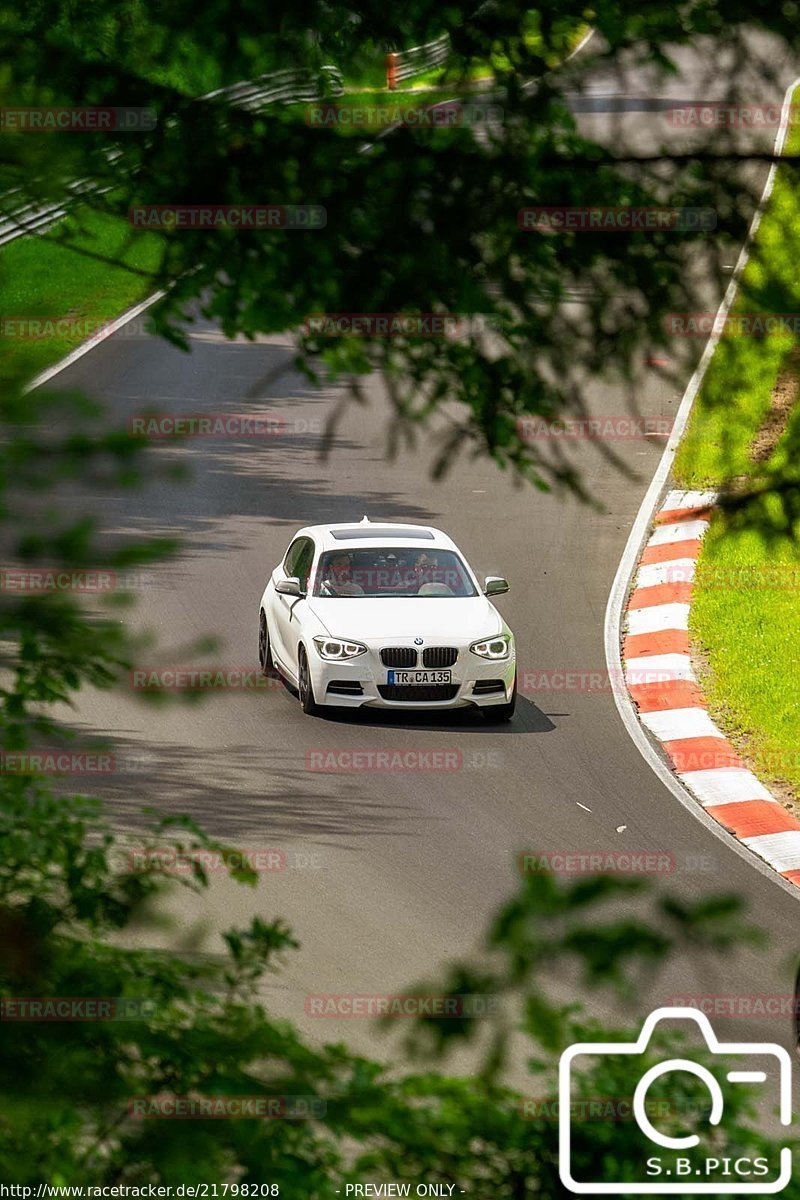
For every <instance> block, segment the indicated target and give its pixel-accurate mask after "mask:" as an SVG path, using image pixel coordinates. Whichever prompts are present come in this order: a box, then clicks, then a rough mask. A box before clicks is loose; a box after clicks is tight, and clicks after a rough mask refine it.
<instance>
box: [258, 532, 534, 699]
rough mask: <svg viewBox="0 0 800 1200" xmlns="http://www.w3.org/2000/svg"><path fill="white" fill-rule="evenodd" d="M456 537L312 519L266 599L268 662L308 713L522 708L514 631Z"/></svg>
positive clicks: (261, 632)
mask: <svg viewBox="0 0 800 1200" xmlns="http://www.w3.org/2000/svg"><path fill="white" fill-rule="evenodd" d="M507 591H508V583H507V582H506V580H505V579H501V578H499V577H498V576H493V575H490V576H487V578H486V579H485V580H484V582H483V586H481V585H480V584H479V583H478V580H477V578H476V576H475V574H474V572H473V571H472V569H471V568H470V566H469V565H468V563H467V562H466V561H465V559H464V558H463V556H462V555H461V553H460V552H459V550H458V547H457V546H456V545H455V543H454V542H452V541H451V540H450V538H449V537H447V535H446V534H444V533H441V532H440V531H439V530H438V529H433V528H431V527H430V526H427V525H395V524H388V523H385V522H383V521H381V522H376V523H374V524H373V523H372V522H370V521H369V520H368V518H367V517H364V519H363V521H361V523H360V524H351V525H310V526H308V527H307V528H305V529H301V530H299V532H298V533H297V534H296V536H295V537H294V538H293V540H292V542H291V544H290V546H289V548H288V550H287V551H286V554H285V556H284V559H283V562H282V563H281V564H280V565H279V566H277V567H276V568H275V570H274V571H273V572H272V575H271V577H270V579H269V582H268V583H267V586H266V587H265V588H264V592H263V595H262V597H261V606H260V612H259V628H258V657H259V663H260V665H261V669H262V671H264V672H265V673H266V672H267V671H269V670H270V668H272V667H273V666H274V667H275V668H277V670H278V671H279V672H280V673H281V675H283V676H284V678H285V679H286V680H287V681H288V682H289V684H290V685H292V686H293V687H294V688H296V689H297V692H298V694H299V696H300V701H301V703H302V705H303V709H304V711H305V712H307V713H314V712H318V711H319V710H320V709H321V708H323V707H324V706H326V705H335V706H336V707H337V708H358V707H360V706H361V705H368V706H369V707H371V708H393V709H398V710H399V709H408V708H415V709H449V708H462V707H465V706H467V705H472V706H474V707H476V708H480V709H482V710H483V711H484V713H485V715H486V716H487V717H488V718H490V719H492V720H497V721H509V720H511V717H512V716H513V715H514V705H515V703H516V696H517V680H516V657H515V650H514V638H513V635H512V633H511V630H510V629H509V628H508V626H507V625H506V623H505V621H504V620H503V618H502V617H501V616H500V614H499V613H498V611H497V609H496V608H495V607H494V605H493V604H492V602H491V600H490V599H489V597H490V596H497V595H500V594H501V593H502V592H507Z"/></svg>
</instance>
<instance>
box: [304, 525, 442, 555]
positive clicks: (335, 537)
mask: <svg viewBox="0 0 800 1200" xmlns="http://www.w3.org/2000/svg"><path fill="white" fill-rule="evenodd" d="M295 536H296V537H301V536H308V537H313V538H314V540H315V541H316V543H317V545H319V546H320V547H321V549H322V550H347V549H348V548H353V549H362V550H368V549H370V548H371V547H373V546H386V545H387V544H389V545H391V544H396V545H398V546H401V545H403V544H405V545H409V544H413V545H414V546H418V547H419V550H420V552H421V551H423V550H425V549H430V548H432V547H435V546H438V547H440V548H441V549H447V550H455V549H456V545H455V542H453V540H452V539H451V538H449V537H448V536H447V534H446V533H442V531H441V529H435V528H434V526H433V525H411V524H409V523H408V522H403V523H402V524H400V523H398V522H396V521H378V520H375V521H372V520H369V521H367V520H362V521H346V522H341V523H340V524H335V525H307V526H306V527H305V528H304V529H298V531H297V533H296V534H295Z"/></svg>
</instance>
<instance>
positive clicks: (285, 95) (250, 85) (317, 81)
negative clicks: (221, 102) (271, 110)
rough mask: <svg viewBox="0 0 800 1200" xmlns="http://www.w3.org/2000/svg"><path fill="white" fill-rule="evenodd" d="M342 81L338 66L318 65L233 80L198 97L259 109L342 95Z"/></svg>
mask: <svg viewBox="0 0 800 1200" xmlns="http://www.w3.org/2000/svg"><path fill="white" fill-rule="evenodd" d="M343 92H344V80H343V77H342V72H341V71H340V70H339V68H338V67H332V66H325V67H320V69H319V70H318V71H313V70H311V69H309V68H302V69H301V70H288V71H273V72H271V74H269V75H260V76H259V77H258V79H254V80H251V81H247V82H245V83H234V84H232V85H231V86H230V87H224V88H218V89H217V90H216V91H215V92H209V93H208V95H206V96H201V99H202V100H217V99H218V98H220V97H223V98H224V99H226V100H228V101H230V103H231V105H232V106H233V107H234V108H243V109H245V110H246V111H247V112H260V111H261V110H262V109H263V108H265V107H266V106H267V105H269V104H293V103H296V102H300V101H303V100H320V99H322V97H323V95H324V94H328V95H331V96H341V95H342V93H343Z"/></svg>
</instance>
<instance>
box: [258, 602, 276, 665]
mask: <svg viewBox="0 0 800 1200" xmlns="http://www.w3.org/2000/svg"><path fill="white" fill-rule="evenodd" d="M258 666H259V669H260V671H261V674H262V675H269V674H271V673H272V671H274V669H275V664H274V662H273V661H272V647H271V646H270V644H269V629H268V628H267V617H266V613H265V612H264V610H263V608H262V609H261V615H260V616H259V618H258Z"/></svg>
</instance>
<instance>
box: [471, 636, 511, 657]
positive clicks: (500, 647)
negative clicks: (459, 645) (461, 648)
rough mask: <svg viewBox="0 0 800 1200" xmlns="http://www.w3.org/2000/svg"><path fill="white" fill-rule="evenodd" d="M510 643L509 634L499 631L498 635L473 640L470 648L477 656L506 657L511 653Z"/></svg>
mask: <svg viewBox="0 0 800 1200" xmlns="http://www.w3.org/2000/svg"><path fill="white" fill-rule="evenodd" d="M512 644H513V643H512V639H511V637H510V635H509V634H507V633H501V634H500V636H499V637H493V638H486V639H485V640H484V641H482V642H473V643H472V645H471V646H470V650H471V651H472V653H473V654H477V655H478V658H508V657H509V655H510V654H511V646H512Z"/></svg>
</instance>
